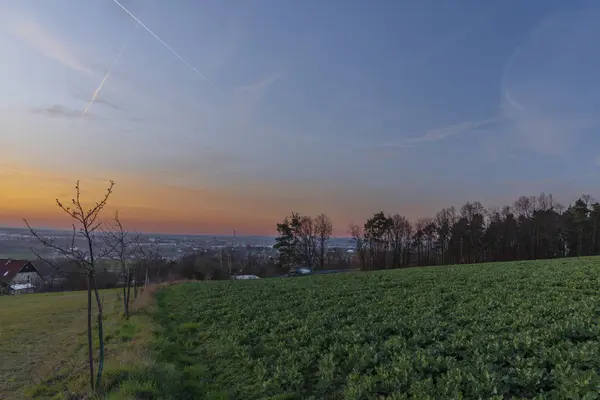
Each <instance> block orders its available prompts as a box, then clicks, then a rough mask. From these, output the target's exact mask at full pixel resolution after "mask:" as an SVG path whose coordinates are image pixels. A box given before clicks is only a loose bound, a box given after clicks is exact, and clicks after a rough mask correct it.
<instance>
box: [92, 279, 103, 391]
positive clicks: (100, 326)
mask: <svg viewBox="0 0 600 400" xmlns="http://www.w3.org/2000/svg"><path fill="white" fill-rule="evenodd" d="M93 283H94V294H95V295H96V304H97V306H98V340H99V347H100V348H99V355H98V375H97V376H96V388H98V387H99V386H100V381H101V380H102V371H103V370H104V329H103V328H104V326H103V325H104V324H103V321H102V300H101V299H100V293H99V292H98V287H97V285H96V277H95V276H94V280H93Z"/></svg>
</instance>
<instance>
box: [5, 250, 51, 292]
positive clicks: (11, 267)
mask: <svg viewBox="0 0 600 400" xmlns="http://www.w3.org/2000/svg"><path fill="white" fill-rule="evenodd" d="M40 282H42V277H41V275H40V274H39V272H38V270H37V269H36V268H35V267H34V266H33V264H32V263H31V261H29V260H13V259H10V258H9V259H0V283H1V284H2V286H4V287H5V288H10V291H11V292H13V293H31V292H35V289H36V285H38V284H39V283H40Z"/></svg>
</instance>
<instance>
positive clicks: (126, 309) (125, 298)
mask: <svg viewBox="0 0 600 400" xmlns="http://www.w3.org/2000/svg"><path fill="white" fill-rule="evenodd" d="M126 271H127V272H125V282H124V285H123V311H124V312H125V319H129V297H128V296H127V292H128V290H127V289H128V288H129V268H127V269H126Z"/></svg>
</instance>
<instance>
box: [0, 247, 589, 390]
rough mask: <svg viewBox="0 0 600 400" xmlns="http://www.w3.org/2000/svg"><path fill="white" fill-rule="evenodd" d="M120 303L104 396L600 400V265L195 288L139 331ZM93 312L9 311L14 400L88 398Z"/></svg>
mask: <svg viewBox="0 0 600 400" xmlns="http://www.w3.org/2000/svg"><path fill="white" fill-rule="evenodd" d="M104 296H105V306H106V308H107V317H106V326H107V328H106V331H107V368H106V374H105V379H104V383H103V385H102V392H101V396H100V397H102V398H108V399H113V400H116V399H132V398H144V399H247V398H256V399H259V398H263V399H324V398H327V399H375V398H381V399H383V398H389V399H403V398H416V399H444V398H451V399H458V398H494V399H503V398H537V399H566V398H572V399H595V398H599V396H598V393H599V390H600V375H599V374H598V371H600V325H599V324H598V318H599V317H600V258H580V259H563V260H553V261H535V262H518V263H506V264H502V263H496V264H484V265H472V266H470V265H468V266H453V267H433V268H413V269H406V270H396V271H379V272H370V273H348V274H337V275H322V276H312V277H300V278H290V279H264V280H258V281H233V282H204V283H184V284H180V285H174V286H170V287H167V288H165V289H163V290H161V291H159V292H158V294H157V296H156V307H155V308H154V309H153V315H154V320H151V318H150V316H149V315H148V314H146V313H144V312H138V313H136V314H135V315H134V316H133V317H132V319H131V320H130V321H129V322H126V321H124V320H123V319H122V318H121V316H120V302H119V300H118V298H117V291H106V292H104ZM144 298H146V299H147V300H146V301H150V300H148V299H150V296H145V297H144ZM84 307H85V294H84V293H70V294H64V295H63V294H58V295H56V294H54V295H23V296H13V297H4V298H0V321H1V323H0V360H2V362H0V398H8V399H13V398H14V399H18V398H41V397H46V398H49V397H50V396H55V395H58V397H55V398H68V396H67V395H66V394H65V393H66V391H67V390H68V392H70V393H75V394H82V393H85V390H86V374H85V326H84V325H82V320H84V319H85V309H84ZM142 310H144V307H142ZM153 330H156V333H157V335H156V336H154V335H152V332H153ZM150 346H151V348H152V353H150V352H149V348H150ZM61 396H62V397H61Z"/></svg>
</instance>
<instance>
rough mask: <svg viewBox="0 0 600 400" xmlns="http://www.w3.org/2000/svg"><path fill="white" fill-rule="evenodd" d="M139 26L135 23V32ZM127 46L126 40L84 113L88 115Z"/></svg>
mask: <svg viewBox="0 0 600 400" xmlns="http://www.w3.org/2000/svg"><path fill="white" fill-rule="evenodd" d="M137 27H138V24H135V30H134V31H133V32H134V33H135V31H137ZM127 46H128V42H125V44H124V45H123V47H121V51H119V54H118V55H117V58H115V61H114V62H113V64H112V65H111V67H110V69H109V70H108V72H106V74H104V78H102V81H101V82H100V84H99V85H98V87H97V88H96V90H94V94H93V95H92V99H91V100H90V102H89V103H88V104H87V106H86V107H85V110H83V115H86V114H87V113H88V110H89V109H90V107H91V106H92V104H94V101H96V97H98V94H100V91H101V90H102V87H104V84H105V83H106V81H107V80H108V77H109V76H110V74H111V73H112V71H113V69H114V68H115V67H116V66H117V65H118V64H119V61H120V60H121V57H123V53H125V50H126V49H127Z"/></svg>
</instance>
